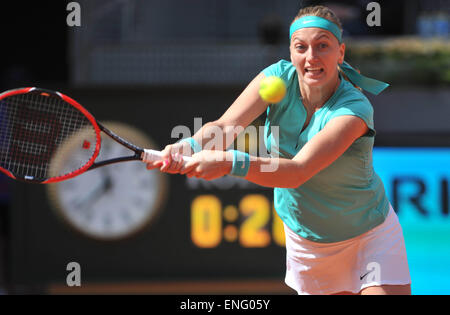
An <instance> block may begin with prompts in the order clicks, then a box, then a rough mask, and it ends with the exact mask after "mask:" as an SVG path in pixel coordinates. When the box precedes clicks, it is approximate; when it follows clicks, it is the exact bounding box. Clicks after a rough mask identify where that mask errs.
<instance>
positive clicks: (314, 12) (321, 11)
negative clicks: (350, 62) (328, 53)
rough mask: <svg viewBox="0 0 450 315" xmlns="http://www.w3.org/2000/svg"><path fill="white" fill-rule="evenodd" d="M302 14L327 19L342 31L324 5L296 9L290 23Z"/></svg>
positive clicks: (333, 14) (334, 15)
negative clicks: (295, 13) (296, 11)
mask: <svg viewBox="0 0 450 315" xmlns="http://www.w3.org/2000/svg"><path fill="white" fill-rule="evenodd" d="M304 16H318V17H321V18H324V19H327V20H328V21H330V22H332V23H334V24H336V25H337V26H338V27H339V30H340V31H341V33H342V30H343V29H342V23H341V21H340V20H339V18H338V17H337V15H336V14H335V13H334V12H333V11H332V10H331V9H330V8H328V7H326V6H323V5H315V6H310V7H304V8H302V9H300V11H298V13H297V15H296V16H295V18H294V20H293V21H292V23H294V22H295V21H297V20H298V19H300V18H302V17H304ZM292 23H291V24H292ZM337 68H338V71H339V73H340V74H341V75H342V77H343V78H344V79H345V80H347V81H349V82H350V83H351V84H353V86H354V87H356V88H357V89H358V90H360V91H362V89H361V88H360V87H359V86H357V85H356V84H354V83H353V82H352V81H350V80H349V78H348V77H347V76H346V75H345V73H344V71H342V70H341V68H340V67H339V65H338V66H337Z"/></svg>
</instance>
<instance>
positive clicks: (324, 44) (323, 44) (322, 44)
mask: <svg viewBox="0 0 450 315" xmlns="http://www.w3.org/2000/svg"><path fill="white" fill-rule="evenodd" d="M319 48H320V49H325V48H328V44H327V43H320V44H319Z"/></svg>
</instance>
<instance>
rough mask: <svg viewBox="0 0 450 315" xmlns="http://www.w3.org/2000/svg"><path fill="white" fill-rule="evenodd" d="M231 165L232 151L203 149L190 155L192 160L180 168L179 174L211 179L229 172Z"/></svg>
mask: <svg viewBox="0 0 450 315" xmlns="http://www.w3.org/2000/svg"><path fill="white" fill-rule="evenodd" d="M232 166H233V153H232V152H226V151H214V150H203V151H200V152H198V153H196V154H194V155H193V156H192V160H191V161H189V162H187V163H186V164H185V165H184V166H183V167H182V168H181V170H180V174H186V176H187V177H198V178H203V179H205V180H213V179H216V178H219V177H222V176H224V175H227V174H229V173H230V171H231V168H232Z"/></svg>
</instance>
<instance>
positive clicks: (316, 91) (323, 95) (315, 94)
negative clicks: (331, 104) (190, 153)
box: [299, 76, 341, 111]
mask: <svg viewBox="0 0 450 315" xmlns="http://www.w3.org/2000/svg"><path fill="white" fill-rule="evenodd" d="M340 82H341V80H340V78H339V76H336V80H330V82H329V83H327V84H324V85H322V86H308V85H306V84H303V83H302V82H301V81H299V86H300V93H301V98H302V103H303V105H304V106H305V107H306V108H307V109H309V110H312V111H315V110H316V109H317V108H320V107H322V106H323V105H324V104H325V103H326V102H327V101H328V100H329V99H330V97H331V96H332V95H333V94H334V92H336V90H337V89H338V87H339V84H340Z"/></svg>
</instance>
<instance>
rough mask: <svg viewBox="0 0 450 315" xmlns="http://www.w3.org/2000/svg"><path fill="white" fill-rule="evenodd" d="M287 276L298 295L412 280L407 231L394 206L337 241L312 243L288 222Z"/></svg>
mask: <svg viewBox="0 0 450 315" xmlns="http://www.w3.org/2000/svg"><path fill="white" fill-rule="evenodd" d="M284 230H285V235H286V278H285V282H286V284H287V285H288V286H290V287H291V288H293V289H294V290H296V291H297V292H298V294H333V293H338V292H343V291H347V292H353V293H359V292H360V291H361V290H362V289H364V288H367V287H370V286H380V285H406V284H410V283H411V278H410V275H409V267H408V260H407V257H406V248H405V242H404V239H403V232H402V228H401V226H400V223H399V221H398V217H397V214H396V213H395V211H394V210H393V209H392V206H391V205H390V209H389V213H388V216H387V218H386V219H385V221H384V222H383V223H382V224H380V225H378V226H376V227H375V228H373V229H372V230H370V231H368V232H366V233H364V234H362V235H360V236H357V237H354V238H351V239H348V240H345V241H341V242H336V243H318V242H312V241H310V240H307V239H305V238H302V237H300V236H299V235H298V234H296V233H295V232H293V231H292V230H291V229H289V228H288V227H287V226H286V225H284Z"/></svg>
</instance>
